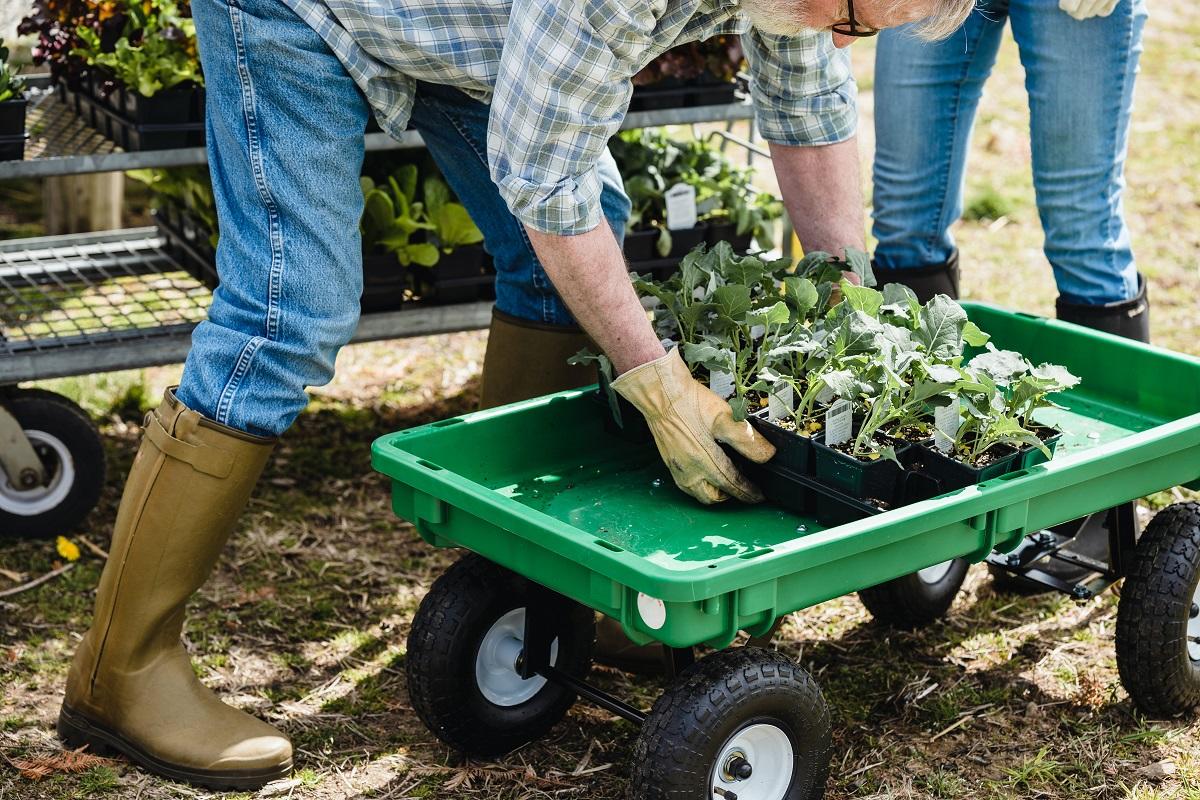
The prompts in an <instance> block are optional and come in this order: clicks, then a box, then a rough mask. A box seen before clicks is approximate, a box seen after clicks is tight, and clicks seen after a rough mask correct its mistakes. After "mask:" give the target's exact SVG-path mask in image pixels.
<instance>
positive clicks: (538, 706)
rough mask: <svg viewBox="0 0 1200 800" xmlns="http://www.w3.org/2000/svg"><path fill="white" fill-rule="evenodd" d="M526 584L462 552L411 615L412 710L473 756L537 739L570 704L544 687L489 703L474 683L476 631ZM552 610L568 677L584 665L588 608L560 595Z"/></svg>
mask: <svg viewBox="0 0 1200 800" xmlns="http://www.w3.org/2000/svg"><path fill="white" fill-rule="evenodd" d="M528 590H529V583H528V581H526V580H525V579H524V578H522V577H520V576H519V575H517V574H515V573H513V572H510V571H509V570H507V569H504V568H503V567H500V566H497V565H496V564H494V563H492V562H490V561H488V560H487V559H485V558H483V557H482V556H479V555H476V554H474V553H469V554H467V555H465V556H464V557H463V558H461V559H459V560H458V561H457V562H456V563H455V564H454V565H453V566H452V567H450V569H448V570H446V572H445V573H444V574H443V575H442V576H441V577H440V578H438V579H437V580H436V581H434V583H433V586H432V587H431V588H430V590H429V593H428V594H427V595H425V599H424V600H422V601H421V606H420V608H418V609H417V613H416V615H415V616H414V617H413V624H412V628H411V630H410V631H409V634H408V655H407V657H406V672H407V675H408V693H409V697H410V699H411V701H412V706H413V710H415V711H416V712H417V716H418V717H419V718H420V719H421V721H422V722H423V723H425V726H426V727H428V728H429V730H430V732H432V733H433V734H434V735H435V736H437V737H438V738H439V739H441V740H442V741H443V742H445V743H446V744H448V745H449V746H450V747H452V748H454V749H455V750H458V751H461V752H463V753H466V754H469V755H475V756H483V757H492V756H499V755H503V754H504V753H507V752H510V751H512V750H515V749H516V748H518V747H521V746H522V745H525V744H528V743H529V742H532V741H534V740H536V739H539V738H541V737H542V736H543V735H545V734H546V733H547V732H548V731H549V730H550V729H551V728H552V727H554V725H555V724H556V723H558V721H559V720H561V719H562V718H563V716H564V715H565V714H566V713H567V710H568V709H569V708H570V707H571V705H572V704H573V703H574V702H575V693H574V692H571V691H569V690H567V689H565V688H563V687H561V686H558V685H555V684H552V683H547V684H546V686H545V687H544V688H543V689H542V690H541V691H540V692H538V694H536V695H534V696H533V697H532V698H530V699H529V700H527V701H526V702H524V703H522V704H520V705H518V706H512V707H508V708H505V707H502V706H498V705H495V704H493V703H491V702H489V701H488V700H487V698H485V697H484V696H483V693H482V692H481V691H480V690H479V687H478V684H477V682H476V679H475V659H476V656H477V653H478V650H479V644H480V642H481V641H482V639H483V636H484V634H486V633H487V632H488V630H489V629H491V627H492V625H493V624H495V622H496V621H497V620H498V619H500V617H502V616H504V614H507V613H508V612H509V611H511V610H513V609H514V608H521V607H523V606H524V605H525V603H526V597H527V595H528ZM560 600H561V602H560V603H559V604H558V605H557V606H556V607H555V608H554V609H553V611H554V614H555V617H556V622H555V627H556V629H557V631H558V633H557V638H558V642H559V644H558V658H557V663H556V666H557V667H558V668H559V669H561V670H563V671H565V672H567V673H569V674H571V675H573V676H574V677H576V678H580V679H582V678H584V677H585V676H586V675H587V673H588V670H589V669H590V667H591V662H592V645H593V642H594V641H595V638H596V628H595V618H594V614H593V612H592V610H591V609H589V608H585V607H584V606H581V605H579V604H578V603H575V602H573V601H571V600H568V599H566V598H560Z"/></svg>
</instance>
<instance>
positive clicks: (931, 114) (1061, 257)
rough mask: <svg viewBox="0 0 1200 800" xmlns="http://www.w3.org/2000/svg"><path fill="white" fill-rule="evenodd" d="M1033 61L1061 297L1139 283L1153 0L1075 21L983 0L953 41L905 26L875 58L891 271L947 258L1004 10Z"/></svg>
mask: <svg viewBox="0 0 1200 800" xmlns="http://www.w3.org/2000/svg"><path fill="white" fill-rule="evenodd" d="M1006 18H1007V19H1008V21H1010V22H1011V23H1012V30H1013V37H1014V38H1015V39H1016V42H1017V46H1018V48H1019V50H1020V55H1021V63H1022V64H1023V65H1024V67H1025V85H1026V89H1027V91H1028V93H1029V111H1030V127H1031V131H1030V136H1031V145H1032V153H1033V185H1034V190H1035V193H1036V195H1037V206H1038V214H1039V216H1040V218H1041V222H1042V228H1043V230H1044V231H1045V237H1046V238H1045V253H1046V257H1047V259H1049V261H1050V264H1051V266H1052V267H1053V269H1054V279H1055V281H1056V283H1057V284H1058V291H1059V294H1060V295H1061V296H1062V297H1063V299H1065V300H1067V301H1068V302H1074V303H1083V304H1100V303H1111V302H1119V301H1122V300H1128V299H1130V298H1132V297H1134V295H1135V294H1136V293H1137V268H1136V266H1135V265H1134V260H1133V252H1132V250H1131V249H1130V243H1129V229H1128V227H1127V226H1126V224H1125V218H1124V208H1123V203H1122V194H1123V190H1124V187H1125V180H1124V171H1125V155H1126V149H1127V143H1128V133H1129V115H1130V108H1131V105H1132V96H1133V84H1134V76H1135V75H1136V73H1137V64H1138V56H1139V55H1140V53H1141V50H1142V47H1141V39H1142V28H1143V26H1144V24H1145V20H1146V7H1145V0H1121V2H1120V3H1118V4H1117V7H1116V9H1115V10H1114V11H1113V13H1112V14H1111V15H1110V16H1109V17H1105V18H1093V19H1088V20H1084V21H1077V20H1075V19H1072V18H1071V17H1069V16H1068V15H1067V14H1066V13H1065V12H1063V11H1061V10H1059V8H1058V2H1057V0H1011V1H1010V2H1006V1H1005V0H984V2H983V3H982V4H981V6H980V7H978V8H976V10H975V11H974V12H973V13H972V14H971V16H970V18H968V20H967V22H966V24H965V25H964V26H963V27H962V28H961V29H960V30H959V31H958V32H956V33H955V34H954V35H953V36H951V37H950V38H949V39H946V40H945V41H942V42H935V43H926V42H922V41H920V40H918V39H916V38H915V37H913V36H912V35H910V34H909V33H908V31H906V30H905V29H904V28H897V29H892V30H887V31H884V32H883V33H882V34H880V36H879V46H878V51H877V54H876V62H875V136H876V148H877V150H876V156H875V199H874V218H875V223H874V228H873V233H874V235H875V237H876V239H878V240H879V244H878V247H877V248H876V251H875V258H876V261H877V263H878V264H879V265H880V266H883V267H890V268H893V269H895V268H900V269H903V268H905V267H920V266H925V265H930V264H937V263H941V262H943V261H945V260H946V259H947V258H948V257H949V256H950V254H951V252H952V251H953V249H954V240H953V238H952V237H951V235H950V226H951V225H952V224H953V223H954V222H955V221H956V220H957V219H958V218H959V216H961V214H962V205H963V171H964V166H965V163H966V158H967V149H968V143H969V140H970V136H971V128H972V125H973V122H974V119H975V110H976V107H977V105H978V103H979V97H980V94H981V93H982V91H983V84H984V82H985V81H986V80H987V78H988V75H989V74H990V73H991V70H992V66H993V65H994V64H995V61H996V52H997V50H998V48H999V46H1000V37H1001V34H1002V33H1003V30H1004V25H1005V19H1006Z"/></svg>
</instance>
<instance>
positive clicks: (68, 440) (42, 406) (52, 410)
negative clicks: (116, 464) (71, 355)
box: [0, 389, 106, 538]
mask: <svg viewBox="0 0 1200 800" xmlns="http://www.w3.org/2000/svg"><path fill="white" fill-rule="evenodd" d="M3 403H4V406H5V408H7V409H8V411H9V413H11V414H12V415H13V417H15V418H16V420H17V422H19V423H20V425H21V427H22V429H24V430H40V431H44V432H45V433H49V434H53V435H54V436H56V437H58V438H59V439H61V440H62V443H63V444H64V445H66V447H67V450H68V451H69V452H70V453H71V457H72V458H73V459H74V461H75V481H74V483H73V484H72V486H71V490H70V491H69V492H68V493H67V496H66V497H64V498H63V500H62V502H61V503H59V504H58V505H57V506H55V507H54V508H52V509H50V510H49V511H44V512H42V513H41V514H35V515H32V516H25V515H22V514H15V513H11V512H6V511H2V510H0V535H9V536H22V537H33V538H51V537H54V536H58V535H61V534H66V533H70V532H71V531H72V530H73V529H74V528H75V527H76V526H77V525H79V523H81V522H83V520H84V518H85V517H87V515H88V514H89V513H90V512H91V510H92V509H93V508H95V507H96V503H97V502H98V501H99V500H100V492H101V490H102V489H103V488H104V476H105V471H106V464H105V457H104V443H103V441H102V440H101V438H100V432H99V431H98V430H97V429H96V426H95V424H94V423H93V422H92V419H91V417H89V416H88V414H87V412H86V411H84V410H83V409H82V408H80V407H79V406H78V405H76V404H75V403H74V402H73V401H71V400H69V399H68V398H66V397H63V396H62V395H60V394H55V393H54V392H48V391H46V390H45V389H19V390H17V391H15V392H13V393H12V394H10V395H8V396H7V397H5V398H4V399H3ZM3 480H5V476H4V474H3V472H0V481H3Z"/></svg>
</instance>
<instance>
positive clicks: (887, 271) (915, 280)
mask: <svg viewBox="0 0 1200 800" xmlns="http://www.w3.org/2000/svg"><path fill="white" fill-rule="evenodd" d="M871 268H872V270H873V271H874V273H875V284H876V285H877V286H883V285H885V284H888V283H902V284H904V285H905V286H907V287H908V288H910V289H912V290H913V291H914V292H915V293H916V295H917V299H918V300H920V301H921V302H922V303H927V302H929V299H930V298H931V297H933V296H934V295H935V294H944V295H948V296H949V297H950V298H951V299H953V300H957V299H958V250H955V251H954V252H953V253H951V254H950V257H949V258H947V259H946V260H945V261H943V262H942V263H941V264H930V265H928V266H924V267H913V268H912V269H893V268H889V267H878V266H875V264H874V263H872V264H871Z"/></svg>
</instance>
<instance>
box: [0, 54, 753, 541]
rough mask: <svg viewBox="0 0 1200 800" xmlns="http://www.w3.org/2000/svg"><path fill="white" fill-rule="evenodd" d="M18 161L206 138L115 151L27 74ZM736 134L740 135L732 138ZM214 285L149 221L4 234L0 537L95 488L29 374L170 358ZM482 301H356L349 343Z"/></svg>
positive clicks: (481, 312) (63, 373)
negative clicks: (113, 227) (377, 308)
mask: <svg viewBox="0 0 1200 800" xmlns="http://www.w3.org/2000/svg"><path fill="white" fill-rule="evenodd" d="M27 84H28V85H29V87H30V96H31V100H30V107H29V115H28V122H27V127H28V129H29V132H30V133H29V139H28V142H27V144H26V147H25V149H24V155H25V158H24V160H15V161H0V181H3V180H9V179H20V178H45V177H51V176H56V175H71V174H81V173H94V172H115V171H121V170H133V169H146V168H150V167H176V166H185V165H190V164H203V163H204V162H205V158H206V153H205V149H204V148H203V147H182V148H176V149H170V150H154V151H144V152H123V151H122V150H121V149H120V148H118V147H116V146H115V145H114V144H113V143H112V142H111V141H109V140H108V139H106V138H104V137H103V136H101V135H100V134H99V133H97V132H96V131H95V130H94V129H93V128H91V127H90V126H89V125H88V124H86V122H85V121H84V120H82V119H81V118H80V117H79V116H78V115H77V114H76V113H75V112H74V110H73V109H72V108H71V107H70V106H69V105H68V102H67V100H65V99H64V98H63V97H62V96H61V93H60V92H57V91H56V90H55V89H54V88H53V87H52V86H51V84H50V80H49V78H48V76H32V77H29V78H28V79H27ZM750 117H751V109H750V105H749V103H747V102H742V101H740V100H739V101H738V102H734V103H726V104H723V105H708V106H695V107H690V108H674V109H664V110H659V111H643V112H637V113H631V114H629V115H628V116H627V117H626V118H625V121H624V127H625V128H638V127H650V126H658V125H691V124H697V123H703V122H727V123H731V122H733V121H736V120H747V119H750ZM735 141H736V140H735ZM365 145H366V148H367V149H368V150H384V149H395V148H414V147H422V146H423V143H422V141H421V138H420V136H419V135H418V134H417V133H416V132H415V131H410V132H408V133H406V134H405V135H404V136H403V137H402V138H401V139H400V140H396V139H393V138H391V137H390V136H388V135H387V134H384V133H369V134H367V135H366V137H365ZM210 300H211V293H210V292H209V291H208V289H206V288H205V287H204V286H202V285H200V283H199V282H198V281H196V280H194V279H193V278H191V277H190V276H188V275H187V274H185V272H184V268H183V265H182V264H180V263H179V262H178V261H177V260H176V258H175V256H173V255H172V254H171V253H170V252H168V248H167V247H166V242H165V241H164V239H163V238H162V236H160V235H159V233H158V231H157V230H155V229H154V228H135V229H130V230H124V231H108V232H104V233H89V234H71V235H67V236H49V237H38V238H33V239H18V240H13V241H7V242H3V243H0V537H3V536H5V535H28V536H53V535H55V534H57V533H65V532H66V531H68V530H69V529H71V528H72V527H74V526H75V525H76V524H77V523H78V522H79V521H80V520H82V519H83V518H84V517H85V516H86V515H87V514H88V512H89V511H91V509H92V507H93V506H94V505H95V503H96V501H97V500H98V499H99V496H100V489H101V487H102V486H103V483H104V450H103V447H102V443H101V440H100V434H99V432H98V431H97V430H96V428H95V426H94V425H93V424H92V423H91V421H90V420H89V419H88V416H87V414H86V413H85V412H84V411H83V410H82V409H80V408H79V407H78V406H77V405H75V404H74V403H73V402H71V401H70V400H68V399H67V398H65V397H62V396H60V395H56V394H53V393H51V392H46V391H42V390H34V389H23V388H19V384H20V383H22V382H25V381H33V380H44V379H47V378H59V377H67V376H72V375H85V374H90V373H95V372H104V371H108V370H119V369H135V368H141V367H147V366H155V365H159V364H171V363H178V362H181V361H183V360H184V358H185V357H186V355H187V351H188V347H189V345H190V341H191V331H192V328H193V327H195V325H196V324H197V323H198V322H199V321H200V320H201V319H203V318H204V315H205V312H206V310H207V308H208V304H209V302H210ZM490 315H491V303H488V302H471V303H459V304H453V305H444V306H428V307H425V308H418V309H411V308H410V309H407V310H404V311H384V312H375V313H365V314H363V316H362V319H361V321H360V323H359V327H358V330H357V331H356V332H355V335H354V338H353V341H355V342H364V341H372V340H378V339H393V338H400V337H404V336H424V335H429V334H435V333H449V332H452V331H460V330H470V329H477V328H484V327H487V324H488V320H489V319H490Z"/></svg>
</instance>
